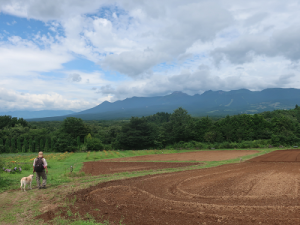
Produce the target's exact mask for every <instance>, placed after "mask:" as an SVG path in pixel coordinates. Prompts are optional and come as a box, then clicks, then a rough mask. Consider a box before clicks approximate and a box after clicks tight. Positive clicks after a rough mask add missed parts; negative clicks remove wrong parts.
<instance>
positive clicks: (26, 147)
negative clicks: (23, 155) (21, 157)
mask: <svg viewBox="0 0 300 225" xmlns="http://www.w3.org/2000/svg"><path fill="white" fill-rule="evenodd" d="M23 147H24V150H25V152H28V141H27V138H26V137H25V138H24V141H23Z"/></svg>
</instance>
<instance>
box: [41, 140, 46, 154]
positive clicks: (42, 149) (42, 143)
mask: <svg viewBox="0 0 300 225" xmlns="http://www.w3.org/2000/svg"><path fill="white" fill-rule="evenodd" d="M44 148H45V145H44V140H43V139H41V140H40V151H44Z"/></svg>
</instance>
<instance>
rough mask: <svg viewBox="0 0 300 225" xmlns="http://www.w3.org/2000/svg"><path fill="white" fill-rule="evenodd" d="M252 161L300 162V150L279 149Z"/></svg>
mask: <svg viewBox="0 0 300 225" xmlns="http://www.w3.org/2000/svg"><path fill="white" fill-rule="evenodd" d="M249 161H252V162H300V150H299V149H289V150H278V151H275V152H270V153H268V154H265V155H261V156H259V157H256V158H253V159H251V160H249Z"/></svg>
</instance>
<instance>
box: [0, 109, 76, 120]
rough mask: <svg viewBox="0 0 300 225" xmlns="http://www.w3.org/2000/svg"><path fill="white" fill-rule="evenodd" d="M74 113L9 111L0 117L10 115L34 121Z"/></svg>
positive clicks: (0, 113)
mask: <svg viewBox="0 0 300 225" xmlns="http://www.w3.org/2000/svg"><path fill="white" fill-rule="evenodd" d="M72 113H75V112H74V111H71V110H40V111H9V112H0V116H5V115H9V116H11V117H18V118H23V119H32V118H44V117H55V116H64V115H68V114H72Z"/></svg>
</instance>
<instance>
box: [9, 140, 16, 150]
mask: <svg viewBox="0 0 300 225" xmlns="http://www.w3.org/2000/svg"><path fill="white" fill-rule="evenodd" d="M10 147H11V152H13V153H14V152H15V151H16V141H15V138H12V139H11V144H10Z"/></svg>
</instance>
